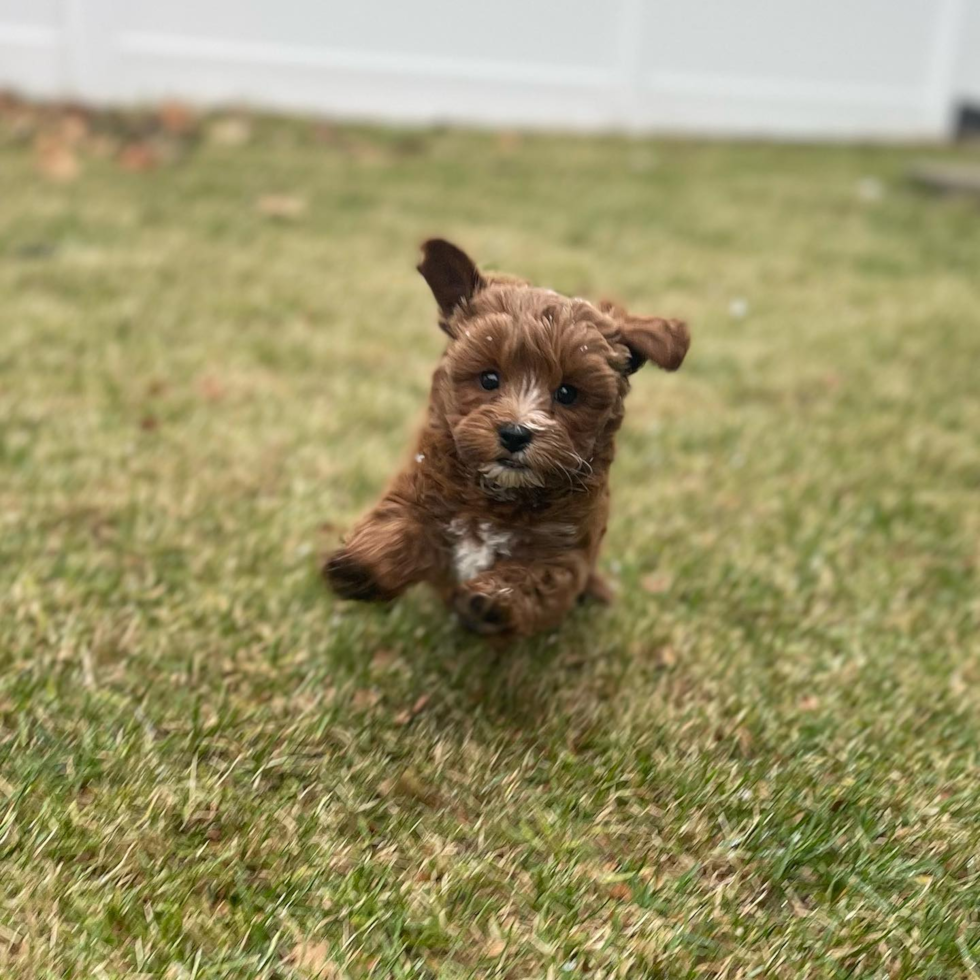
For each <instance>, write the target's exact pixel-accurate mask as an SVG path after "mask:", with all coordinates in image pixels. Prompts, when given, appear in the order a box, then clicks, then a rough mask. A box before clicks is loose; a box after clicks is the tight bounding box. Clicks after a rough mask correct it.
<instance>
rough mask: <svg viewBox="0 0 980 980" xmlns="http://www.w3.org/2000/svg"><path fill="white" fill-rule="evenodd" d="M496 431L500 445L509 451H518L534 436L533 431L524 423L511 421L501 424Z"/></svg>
mask: <svg viewBox="0 0 980 980" xmlns="http://www.w3.org/2000/svg"><path fill="white" fill-rule="evenodd" d="M497 432H498V434H499V436H500V445H501V446H503V447H504V449H506V450H507V451H508V452H511V453H516V452H519V451H520V450H522V449H523V448H524V447H525V446H526V445H527V444H528V443H529V442H530V441H531V440H532V439H533V438H534V433H533V432H532V431H531V430H530V429H529V428H528V427H527V426H526V425H514V423H513V422H507V423H506V424H504V425H502V426H501V427H500V428H499V429H498V430H497Z"/></svg>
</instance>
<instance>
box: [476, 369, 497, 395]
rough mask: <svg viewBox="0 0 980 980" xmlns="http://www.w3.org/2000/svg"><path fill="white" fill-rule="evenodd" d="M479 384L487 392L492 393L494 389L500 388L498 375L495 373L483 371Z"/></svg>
mask: <svg viewBox="0 0 980 980" xmlns="http://www.w3.org/2000/svg"><path fill="white" fill-rule="evenodd" d="M480 384H481V385H483V387H484V388H486V389H487V391H493V389H494V388H499V387H500V375H499V374H497V372H496V371H484V372H483V374H481V375H480Z"/></svg>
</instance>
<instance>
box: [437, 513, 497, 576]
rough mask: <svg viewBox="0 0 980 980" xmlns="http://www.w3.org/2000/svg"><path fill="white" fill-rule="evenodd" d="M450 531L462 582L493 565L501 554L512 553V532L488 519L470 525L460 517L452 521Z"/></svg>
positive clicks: (457, 571)
mask: <svg viewBox="0 0 980 980" xmlns="http://www.w3.org/2000/svg"><path fill="white" fill-rule="evenodd" d="M449 534H450V536H451V537H452V538H453V539H454V543H453V569H454V570H455V572H456V579H457V581H459V582H466V581H467V580H469V579H471V578H476V576H477V575H479V574H480V572H485V571H486V570H487V569H488V568H493V564H494V562H495V561H496V560H497V558H498V557H499V556H500V555H507V554H510V540H511V535H510V532H509V531H503V530H501V529H500V528H497V527H494V526H493V525H492V524H491V523H490V522H489V521H481V522H480V523H479V524H478V525H477V526H476V528H468V527H467V526H466V525H465V523H464V522H463V521H460V520H459V519H458V518H457V519H456V520H454V521H453V522H452V523H451V524H450V525H449Z"/></svg>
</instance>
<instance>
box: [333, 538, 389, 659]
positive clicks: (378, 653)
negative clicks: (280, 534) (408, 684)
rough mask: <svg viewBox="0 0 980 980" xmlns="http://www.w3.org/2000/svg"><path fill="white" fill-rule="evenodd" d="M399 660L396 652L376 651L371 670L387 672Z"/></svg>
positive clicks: (387, 650)
mask: <svg viewBox="0 0 980 980" xmlns="http://www.w3.org/2000/svg"><path fill="white" fill-rule="evenodd" d="M330 530H333V528H332V527H331V528H330ZM397 659H398V654H397V653H396V652H395V651H394V650H389V649H387V648H382V649H381V650H375V651H374V654H373V656H372V657H371V669H372V670H387V668H388V667H390V666H391V665H392V664H393V663H394V662H395V661H396V660H397Z"/></svg>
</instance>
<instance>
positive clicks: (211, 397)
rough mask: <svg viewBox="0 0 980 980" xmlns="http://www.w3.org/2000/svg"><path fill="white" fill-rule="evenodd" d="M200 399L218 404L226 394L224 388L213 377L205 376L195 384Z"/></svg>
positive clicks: (211, 375) (210, 375)
mask: <svg viewBox="0 0 980 980" xmlns="http://www.w3.org/2000/svg"><path fill="white" fill-rule="evenodd" d="M197 387H198V390H199V391H200V393H201V397H202V398H203V399H204V400H205V401H207V402H220V401H221V399H222V398H224V397H225V395H226V394H227V392H226V390H225V386H224V385H223V384H222V383H221V382H220V381H219V380H218V379H217V378H216V377H215V376H214V375H213V374H206V375H204V377H203V378H201V380H200V381H198V383H197Z"/></svg>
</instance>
